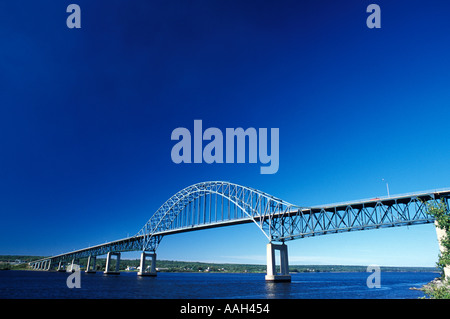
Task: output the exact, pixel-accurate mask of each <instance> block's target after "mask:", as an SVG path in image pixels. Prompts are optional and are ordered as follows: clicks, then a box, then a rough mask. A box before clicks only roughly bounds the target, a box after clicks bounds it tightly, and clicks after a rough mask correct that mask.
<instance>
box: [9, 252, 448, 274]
mask: <svg viewBox="0 0 450 319" xmlns="http://www.w3.org/2000/svg"><path fill="white" fill-rule="evenodd" d="M40 258H43V257H42V256H24V255H0V269H4V270H26V269H27V268H28V262H30V261H33V260H36V259H40ZM139 262H140V261H139V259H122V260H121V262H120V264H121V265H120V271H123V272H134V271H136V269H131V270H130V268H133V267H138V266H139ZM86 263H87V258H81V259H80V261H79V264H80V265H82V266H84V265H86ZM105 263H106V259H104V258H97V266H98V269H97V271H101V270H102V269H103V268H104V266H105ZM156 267H157V268H158V271H159V272H179V273H182V272H190V273H197V272H211V273H265V272H266V265H264V264H233V263H208V262H197V261H174V260H157V262H156ZM127 268H128V269H129V270H126V269H127ZM82 269H83V267H82ZM380 269H381V271H382V272H436V273H439V270H438V269H437V268H436V267H411V266H402V267H394V266H380ZM289 271H290V273H306V272H333V273H344V272H366V271H367V266H363V265H290V266H289Z"/></svg>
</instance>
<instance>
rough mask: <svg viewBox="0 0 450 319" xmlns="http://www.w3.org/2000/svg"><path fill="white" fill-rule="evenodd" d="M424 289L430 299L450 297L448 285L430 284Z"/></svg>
mask: <svg viewBox="0 0 450 319" xmlns="http://www.w3.org/2000/svg"><path fill="white" fill-rule="evenodd" d="M423 291H424V292H425V294H426V295H427V296H428V298H430V299H450V288H449V286H448V285H440V286H438V285H437V284H434V283H433V284H428V285H426V286H424V287H423Z"/></svg>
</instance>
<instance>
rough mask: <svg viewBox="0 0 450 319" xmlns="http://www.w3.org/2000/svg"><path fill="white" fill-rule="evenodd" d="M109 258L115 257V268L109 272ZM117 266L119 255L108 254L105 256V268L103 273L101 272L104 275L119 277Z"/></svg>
mask: <svg viewBox="0 0 450 319" xmlns="http://www.w3.org/2000/svg"><path fill="white" fill-rule="evenodd" d="M111 256H116V258H117V259H116V267H115V271H110V270H109V265H110V264H111ZM119 265H120V253H112V252H109V253H108V254H107V255H106V267H105V271H104V272H103V273H104V274H106V275H120V272H119Z"/></svg>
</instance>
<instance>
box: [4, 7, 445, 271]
mask: <svg viewBox="0 0 450 319" xmlns="http://www.w3.org/2000/svg"><path fill="white" fill-rule="evenodd" d="M372 2H375V3H377V4H379V5H380V7H381V19H382V27H381V29H369V28H367V26H366V18H367V16H368V13H366V7H367V6H368V5H369V4H370V3H372ZM70 3H77V4H79V5H80V7H81V11H82V13H81V15H82V22H81V24H82V28H81V29H68V28H67V27H66V18H67V16H68V13H66V7H67V6H68V5H69V4H70ZM449 9H450V4H449V3H448V2H446V1H413V2H411V1H395V2H394V3H393V2H392V1H359V0H358V1H356V0H355V1H339V2H336V1H189V2H188V1H181V0H180V1H153V0H152V1H121V0H118V1H95V2H94V3H93V2H92V1H83V0H76V1H75V0H74V1H58V2H55V1H39V2H35V1H22V2H17V1H2V2H1V3H0V39H2V41H1V42H0V47H1V50H0V150H1V153H0V217H1V222H0V254H33V255H53V254H58V253H63V252H66V251H69V250H73V249H78V248H83V247H86V246H88V245H95V244H99V243H103V242H105V241H110V240H115V239H118V238H123V237H125V236H127V235H134V234H135V233H136V232H137V231H138V230H139V229H140V228H141V227H142V225H143V224H144V223H145V222H146V221H147V220H148V219H149V218H150V216H151V215H152V214H153V212H154V211H156V210H157V209H158V208H159V206H160V205H161V204H162V203H163V202H164V201H165V200H166V199H168V198H169V197H170V196H171V195H173V194H174V193H176V192H177V191H178V190H180V189H182V188H184V187H186V186H188V185H191V184H194V183H196V182H201V181H204V180H226V181H232V182H235V183H238V184H242V185H247V186H251V187H254V188H257V189H260V190H262V191H264V192H267V193H270V194H273V195H275V196H277V197H280V198H283V199H285V200H287V201H289V202H291V203H294V204H297V205H301V206H302V205H304V206H308V205H318V204H326V203H332V202H339V201H346V200H353V199H359V198H370V197H374V196H382V195H386V185H385V183H384V182H383V181H382V178H384V179H386V180H387V181H388V183H389V188H390V192H391V194H399V193H405V192H412V191H420V190H428V189H435V188H442V187H450V170H449V168H448V163H449V161H450V147H449V143H448V141H449V140H450V129H449V127H448V124H449V115H450V90H449V85H450V75H449V74H450V72H449V71H450V58H449V57H450V54H449V53H450V33H449V32H448V31H449V30H450V21H449V20H448V17H447V12H449ZM195 119H201V120H202V121H203V126H204V128H207V127H217V128H219V129H221V130H223V131H225V128H227V127H229V128H236V127H243V128H248V127H255V128H279V129H280V155H279V157H280V164H279V170H278V172H277V173H276V174H273V175H261V174H260V173H259V168H260V164H248V163H246V164H211V165H208V164H179V165H177V164H174V163H173V162H172V161H171V157H170V152H171V148H172V146H173V145H174V141H171V139H170V136H171V132H172V131H173V130H174V129H175V128H177V127H186V128H188V129H191V130H193V124H194V120H195ZM265 244H266V238H265V237H264V235H263V234H262V233H260V231H259V230H258V229H257V228H256V227H254V226H253V225H244V226H234V227H229V228H223V229H213V230H205V231H201V232H195V233H185V234H180V235H176V236H168V237H167V238H164V239H163V241H162V243H161V245H160V247H159V249H158V258H162V259H174V260H199V261H217V262H248V263H264V262H265ZM437 254H438V245H437V240H436V234H435V231H434V226H433V225H423V226H412V227H408V228H406V227H403V228H396V229H385V230H374V231H364V232H354V233H347V234H339V235H328V236H322V237H316V238H308V239H301V240H296V241H292V242H290V243H289V256H290V262H291V264H295V263H297V264H362V265H366V264H367V265H369V264H379V265H407V266H408V265H409V266H433V265H434V264H435V262H436V260H437ZM135 255H136V254H134V255H133V254H129V256H130V258H131V257H134V256H135ZM136 256H137V255H136Z"/></svg>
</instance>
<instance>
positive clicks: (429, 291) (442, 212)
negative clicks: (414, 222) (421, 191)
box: [421, 199, 450, 299]
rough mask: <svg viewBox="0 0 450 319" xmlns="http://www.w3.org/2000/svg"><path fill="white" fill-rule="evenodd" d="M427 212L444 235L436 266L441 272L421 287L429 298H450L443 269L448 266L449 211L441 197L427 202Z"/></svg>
mask: <svg viewBox="0 0 450 319" xmlns="http://www.w3.org/2000/svg"><path fill="white" fill-rule="evenodd" d="M427 209H428V213H429V214H430V215H432V216H434V217H435V218H436V224H437V227H439V228H441V229H443V230H444V232H445V235H444V237H443V238H441V240H440V244H441V246H442V247H443V251H441V253H440V255H439V258H438V261H437V263H436V266H437V267H438V268H439V270H440V271H441V273H442V276H441V278H440V279H437V280H434V281H432V282H430V283H428V284H427V285H425V286H423V287H422V289H421V290H422V291H423V292H425V294H426V295H427V296H428V298H431V299H450V284H449V278H445V272H444V269H445V268H447V267H450V211H449V209H448V207H447V205H446V203H445V201H444V200H443V199H441V200H440V201H439V202H432V203H427Z"/></svg>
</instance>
